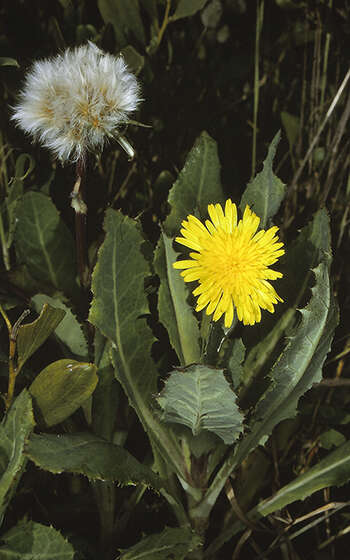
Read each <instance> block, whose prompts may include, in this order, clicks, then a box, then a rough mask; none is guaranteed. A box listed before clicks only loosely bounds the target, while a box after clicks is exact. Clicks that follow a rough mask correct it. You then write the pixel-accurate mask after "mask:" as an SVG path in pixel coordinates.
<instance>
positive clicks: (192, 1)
mask: <svg viewBox="0 0 350 560" xmlns="http://www.w3.org/2000/svg"><path fill="white" fill-rule="evenodd" d="M207 2H208V0H180V1H179V3H178V5H177V8H176V10H175V12H174V14H173V15H172V16H171V19H172V20H177V19H181V18H185V17H190V16H193V15H194V14H195V13H197V12H199V10H201V9H202V8H204V6H205V4H206V3H207Z"/></svg>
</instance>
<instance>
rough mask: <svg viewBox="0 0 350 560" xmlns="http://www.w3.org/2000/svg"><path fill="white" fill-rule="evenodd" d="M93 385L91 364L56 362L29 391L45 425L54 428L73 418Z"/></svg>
mask: <svg viewBox="0 0 350 560" xmlns="http://www.w3.org/2000/svg"><path fill="white" fill-rule="evenodd" d="M97 381H98V377H97V373H96V366H95V365H94V364H88V363H83V362H77V361H76V360H67V359H64V360H57V362H53V363H52V364H50V365H48V366H47V367H46V368H45V369H43V370H42V371H41V372H40V373H39V375H37V376H36V378H35V379H34V381H33V383H32V384H31V386H30V387H29V391H30V393H31V395H32V396H33V397H34V399H35V403H36V405H37V406H38V408H39V410H40V413H41V416H42V419H43V420H44V422H45V424H46V425H47V426H54V425H55V424H58V423H59V422H62V421H63V420H65V419H66V418H68V416H70V415H71V414H73V412H75V411H76V410H77V409H78V408H79V407H80V406H81V405H82V404H83V403H84V402H85V401H86V399H88V398H89V397H90V396H91V395H92V393H93V391H94V389H95V387H96V385H97Z"/></svg>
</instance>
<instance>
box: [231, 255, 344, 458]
mask: <svg viewBox="0 0 350 560" xmlns="http://www.w3.org/2000/svg"><path fill="white" fill-rule="evenodd" d="M314 272H315V278H316V283H315V286H314V287H313V288H312V297H311V300H310V302H309V304H308V305H307V307H306V308H305V309H302V310H300V313H301V321H300V324H299V326H298V327H297V329H296V332H295V334H294V336H292V337H290V339H289V342H288V344H287V346H286V348H285V349H284V350H283V351H282V353H281V355H280V356H279V358H278V360H277V361H276V363H275V364H274V367H273V368H272V371H271V384H270V387H269V388H268V389H267V391H266V392H265V394H264V395H263V396H262V397H261V399H260V401H259V402H258V405H257V407H256V410H255V412H254V414H253V416H252V421H251V423H250V433H249V434H248V435H247V436H246V437H245V438H244V439H243V440H242V442H241V443H240V444H239V445H238V446H237V457H238V458H239V459H238V461H239V462H241V461H242V460H243V458H244V457H245V456H246V455H247V453H249V451H251V450H252V449H254V448H255V447H256V446H257V445H259V444H262V443H263V442H264V441H265V440H266V438H267V436H268V435H270V433H271V431H272V429H273V428H274V426H276V425H277V424H278V423H279V422H281V421H282V420H284V419H285V418H291V417H293V416H295V414H296V407H297V404H298V401H299V398H300V397H301V396H302V395H303V394H304V393H306V391H307V390H308V389H310V387H311V386H312V384H313V383H316V382H318V381H320V379H321V377H322V366H323V363H324V361H325V359H326V356H327V353H328V352H329V350H330V345H331V341H332V338H333V333H334V330H335V327H336V325H337V322H338V313H337V306H336V305H335V303H334V301H333V299H332V297H331V292H330V286H329V275H328V267H327V265H326V264H325V263H321V264H320V265H319V266H318V267H317V268H316V269H315V271H314Z"/></svg>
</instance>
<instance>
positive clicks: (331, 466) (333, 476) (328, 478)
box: [253, 441, 350, 517]
mask: <svg viewBox="0 0 350 560" xmlns="http://www.w3.org/2000/svg"><path fill="white" fill-rule="evenodd" d="M349 480H350V442H349V441H348V442H346V443H344V444H343V445H341V446H340V447H338V448H337V449H336V450H335V451H333V452H332V453H329V454H328V455H327V457H325V458H324V459H322V460H321V461H320V462H319V463H317V465H314V466H313V467H311V469H309V470H308V471H307V472H306V473H304V474H302V475H300V476H298V477H297V478H295V479H294V480H293V481H292V482H290V483H289V484H287V485H286V486H284V487H283V488H281V489H280V490H279V491H278V492H276V494H275V495H274V496H273V497H272V498H269V499H268V500H264V501H263V502H261V503H260V504H259V505H258V506H257V507H256V508H254V510H253V511H254V513H255V512H256V513H257V514H258V515H259V517H260V516H266V515H269V514H270V513H273V512H274V511H276V510H278V509H282V508H284V507H285V506H287V505H288V504H291V503H292V502H295V501H296V500H305V498H307V497H308V496H311V494H313V493H314V492H317V490H322V489H323V488H327V487H332V486H342V485H343V484H346V483H347V482H348V481H349Z"/></svg>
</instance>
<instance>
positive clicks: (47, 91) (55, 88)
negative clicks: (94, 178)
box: [12, 42, 141, 162]
mask: <svg viewBox="0 0 350 560" xmlns="http://www.w3.org/2000/svg"><path fill="white" fill-rule="evenodd" d="M140 101H141V99H140V87H139V84H138V81H137V79H136V77H135V76H134V75H133V74H132V73H131V72H130V71H129V70H128V68H127V66H126V64H125V62H124V59H123V57H121V56H119V57H118V58H116V57H115V56H113V55H111V54H108V53H105V52H103V51H102V50H100V49H99V48H98V47H96V45H94V44H93V43H91V42H89V43H88V44H86V45H83V46H80V47H76V48H74V49H68V50H66V51H65V52H64V53H63V54H59V55H57V56H55V57H54V58H50V59H46V60H39V61H37V62H35V63H34V64H33V66H32V68H31V69H30V70H29V72H28V74H27V76H26V80H25V84H24V88H23V90H22V92H21V94H20V100H19V103H18V105H17V106H16V107H15V110H14V114H13V116H12V118H13V119H14V120H15V121H16V123H17V124H18V126H20V127H21V128H22V129H23V130H24V131H26V132H27V133H29V134H31V135H32V136H33V137H34V139H35V140H38V141H39V142H40V143H41V144H42V145H43V146H45V147H46V148H49V149H50V150H51V151H52V152H53V153H54V154H55V156H56V157H57V158H58V159H60V160H61V161H62V162H67V161H78V160H80V159H81V158H84V157H85V155H86V153H87V152H88V151H92V152H100V151H102V149H103V147H104V145H105V143H106V142H107V141H108V140H109V139H110V138H115V137H117V136H118V135H119V134H120V129H121V127H122V126H123V125H125V124H127V122H128V119H129V116H130V114H131V113H132V112H134V111H135V110H136V109H137V107H138V104H139V103H140Z"/></svg>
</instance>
